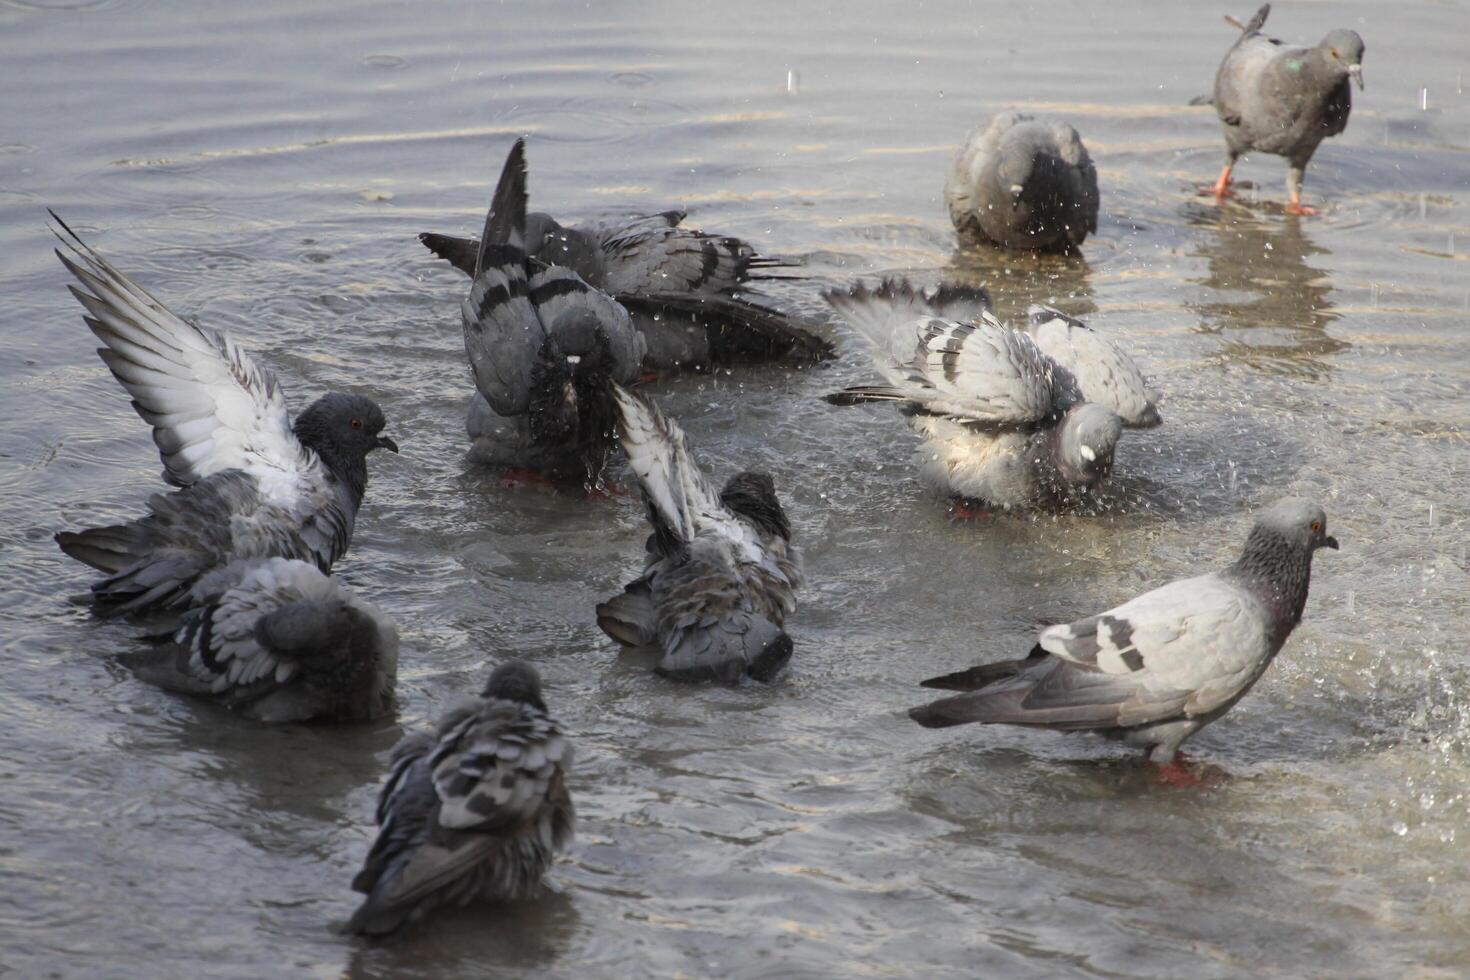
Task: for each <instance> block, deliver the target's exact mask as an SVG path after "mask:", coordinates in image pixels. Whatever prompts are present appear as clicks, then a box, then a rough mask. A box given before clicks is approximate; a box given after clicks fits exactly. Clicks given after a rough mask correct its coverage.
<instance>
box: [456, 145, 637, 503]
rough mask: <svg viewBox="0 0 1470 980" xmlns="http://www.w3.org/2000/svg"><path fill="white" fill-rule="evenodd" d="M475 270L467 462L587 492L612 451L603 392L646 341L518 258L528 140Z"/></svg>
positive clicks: (507, 175) (493, 212)
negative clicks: (574, 484)
mask: <svg viewBox="0 0 1470 980" xmlns="http://www.w3.org/2000/svg"><path fill="white" fill-rule="evenodd" d="M472 268H473V272H472V275H473V282H472V284H471V286H470V294H469V296H468V297H467V298H466V299H465V301H464V302H463V304H462V305H461V313H462V318H463V321H464V340H465V351H466V353H467V354H468V355H469V360H470V368H471V370H472V372H473V374H474V378H475V387H476V389H477V393H478V394H477V396H476V400H475V402H473V403H472V405H471V408H470V412H469V415H468V419H467V428H468V430H469V434H470V438H471V440H472V443H473V448H472V455H473V456H474V458H476V459H477V460H480V461H483V462H487V463H492V464H496V465H504V466H517V467H532V468H536V469H539V470H541V471H543V472H544V473H546V474H547V475H549V476H554V477H558V478H565V479H578V480H582V481H583V482H585V483H588V484H596V483H597V482H599V480H600V479H601V476H602V470H603V467H604V465H605V464H606V461H607V456H608V454H609V452H610V451H611V449H612V445H613V441H614V435H613V428H612V408H611V405H610V403H609V399H608V395H607V382H608V381H609V380H612V381H618V382H621V383H624V384H628V383H631V382H633V381H634V380H636V379H637V377H638V374H639V370H640V367H639V366H640V364H641V362H642V360H643V353H644V342H643V338H642V336H641V335H640V334H639V333H638V332H637V331H636V330H635V329H634V328H633V325H632V323H631V321H630V320H629V319H628V314H627V311H626V310H624V309H623V307H622V306H621V305H619V304H618V302H617V301H616V300H614V299H613V298H612V297H611V296H608V295H607V294H606V293H604V292H602V291H601V290H599V289H595V288H593V287H592V286H589V285H588V284H587V283H586V282H585V281H583V279H582V278H581V277H580V276H579V275H577V273H576V272H574V271H573V270H571V269H568V268H563V267H561V266H549V265H545V264H544V263H542V262H539V261H536V260H534V259H532V258H531V257H530V256H528V255H527V253H526V159H525V140H517V141H516V143H515V145H514V146H512V147H511V150H510V153H509V155H508V156H507V157H506V161H505V166H504V168H503V169H502V170H501V174H500V180H499V181H498V183H497V184H496V188H495V196H494V198H493V199H492V200H491V204H490V210H489V213H488V214H487V215H486V218H485V231H484V234H483V235H482V236H481V239H480V242H479V243H478V245H477V246H476V247H475V263H474V266H473V267H472Z"/></svg>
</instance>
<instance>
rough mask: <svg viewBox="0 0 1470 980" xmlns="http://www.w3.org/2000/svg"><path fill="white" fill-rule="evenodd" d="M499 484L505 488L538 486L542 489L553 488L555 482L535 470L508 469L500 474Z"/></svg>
mask: <svg viewBox="0 0 1470 980" xmlns="http://www.w3.org/2000/svg"><path fill="white" fill-rule="evenodd" d="M500 485H501V486H503V487H505V488H506V489H507V490H514V489H517V488H520V487H539V488H541V489H543V490H552V489H555V487H556V484H555V483H553V482H552V481H551V480H548V479H547V478H546V477H545V476H542V475H541V474H540V473H537V472H536V471H535V470H527V469H509V470H506V471H505V472H504V473H502V474H501V476H500Z"/></svg>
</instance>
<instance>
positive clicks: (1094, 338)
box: [1026, 306, 1164, 429]
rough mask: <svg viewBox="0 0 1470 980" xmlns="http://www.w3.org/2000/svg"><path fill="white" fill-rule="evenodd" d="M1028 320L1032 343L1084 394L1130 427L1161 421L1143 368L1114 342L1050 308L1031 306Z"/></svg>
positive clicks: (1147, 425)
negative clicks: (1072, 379) (1070, 377)
mask: <svg viewBox="0 0 1470 980" xmlns="http://www.w3.org/2000/svg"><path fill="white" fill-rule="evenodd" d="M1026 319H1027V327H1028V329H1029V331H1030V333H1031V339H1032V340H1034V341H1036V346H1037V347H1039V348H1041V351H1042V353H1044V354H1045V355H1046V356H1047V357H1050V358H1051V359H1052V360H1053V361H1056V362H1057V363H1058V364H1060V365H1061V366H1062V367H1064V368H1066V369H1067V370H1068V371H1069V372H1071V374H1072V377H1074V378H1076V379H1077V388H1078V390H1080V391H1081V392H1082V397H1083V398H1085V399H1086V400H1087V401H1090V402H1092V403H1094V404H1097V405H1101V406H1103V407H1104V408H1107V409H1111V410H1112V411H1113V412H1115V413H1116V414H1117V415H1118V417H1119V418H1120V419H1122V420H1123V424H1124V425H1126V426H1128V427H1129V428H1131V429H1152V428H1153V427H1154V426H1156V425H1161V424H1162V423H1163V421H1164V420H1163V418H1161V417H1160V415H1159V408H1158V404H1157V403H1158V399H1159V396H1158V395H1156V394H1154V393H1153V392H1152V391H1150V390H1149V387H1148V383H1147V382H1145V381H1144V380H1143V372H1142V371H1140V370H1138V365H1137V364H1134V363H1133V358H1131V357H1129V356H1128V355H1127V354H1125V353H1123V351H1122V349H1121V348H1119V347H1118V345H1117V344H1115V343H1113V342H1112V341H1111V340H1109V339H1108V338H1106V337H1104V336H1103V335H1102V334H1100V333H1098V332H1097V331H1096V330H1093V329H1092V328H1091V327H1089V326H1088V325H1087V324H1085V323H1083V322H1082V321H1081V320H1074V319H1073V318H1072V317H1069V316H1067V315H1066V314H1065V313H1063V312H1062V311H1060V310H1054V309H1052V308H1051V307H1049V306H1033V307H1031V308H1030V309H1028V310H1027V311H1026Z"/></svg>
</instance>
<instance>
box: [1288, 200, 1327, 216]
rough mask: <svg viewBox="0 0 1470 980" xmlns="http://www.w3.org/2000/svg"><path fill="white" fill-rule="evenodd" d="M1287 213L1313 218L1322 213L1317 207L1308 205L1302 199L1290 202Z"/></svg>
mask: <svg viewBox="0 0 1470 980" xmlns="http://www.w3.org/2000/svg"><path fill="white" fill-rule="evenodd" d="M1286 213H1287V214H1296V215H1301V216H1302V217H1304V218H1311V217H1315V216H1316V215H1318V214H1321V212H1320V211H1318V210H1317V209H1316V208H1311V207H1307V205H1305V204H1303V203H1302V202H1301V201H1292V202H1291V203H1290V204H1288V205H1287V206H1286Z"/></svg>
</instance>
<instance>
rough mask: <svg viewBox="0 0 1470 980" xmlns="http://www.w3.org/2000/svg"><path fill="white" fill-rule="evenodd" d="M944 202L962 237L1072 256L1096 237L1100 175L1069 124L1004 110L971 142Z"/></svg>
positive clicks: (957, 164) (953, 169)
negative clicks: (1077, 248) (1072, 251)
mask: <svg viewBox="0 0 1470 980" xmlns="http://www.w3.org/2000/svg"><path fill="white" fill-rule="evenodd" d="M944 201H945V203H946V204H947V205H949V218H950V220H951V221H952V222H954V226H955V229H956V230H957V231H958V232H959V233H960V237H961V238H962V239H965V240H969V241H972V242H973V241H979V242H988V243H990V244H994V245H1000V246H1002V247H1004V248H1015V249H1032V250H1036V251H1049V252H1066V251H1071V250H1072V249H1075V248H1076V247H1077V246H1079V245H1081V244H1082V243H1083V242H1084V241H1085V240H1086V239H1087V236H1088V234H1089V233H1094V232H1096V231H1097V205H1098V192H1097V170H1096V168H1094V167H1093V165H1092V158H1091V157H1089V156H1088V155H1087V148H1086V147H1085V146H1083V145H1082V138H1081V137H1080V136H1078V135H1077V131H1076V130H1075V129H1073V128H1072V127H1071V126H1068V125H1067V124H1066V123H1062V122H1053V121H1049V120H1042V119H1036V118H1034V117H1032V116H1029V115H1026V114H1025V113H1021V112H1004V113H1001V114H1000V115H998V116H996V117H995V118H994V119H992V120H991V121H990V123H989V125H986V126H981V127H978V128H977V129H975V130H974V131H973V132H971V133H970V134H969V135H968V136H966V137H965V142H964V144H963V145H962V146H961V147H960V151H959V153H958V154H956V155H955V158H954V163H953V164H951V165H950V169H949V178H948V180H946V181H945V184H944Z"/></svg>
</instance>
